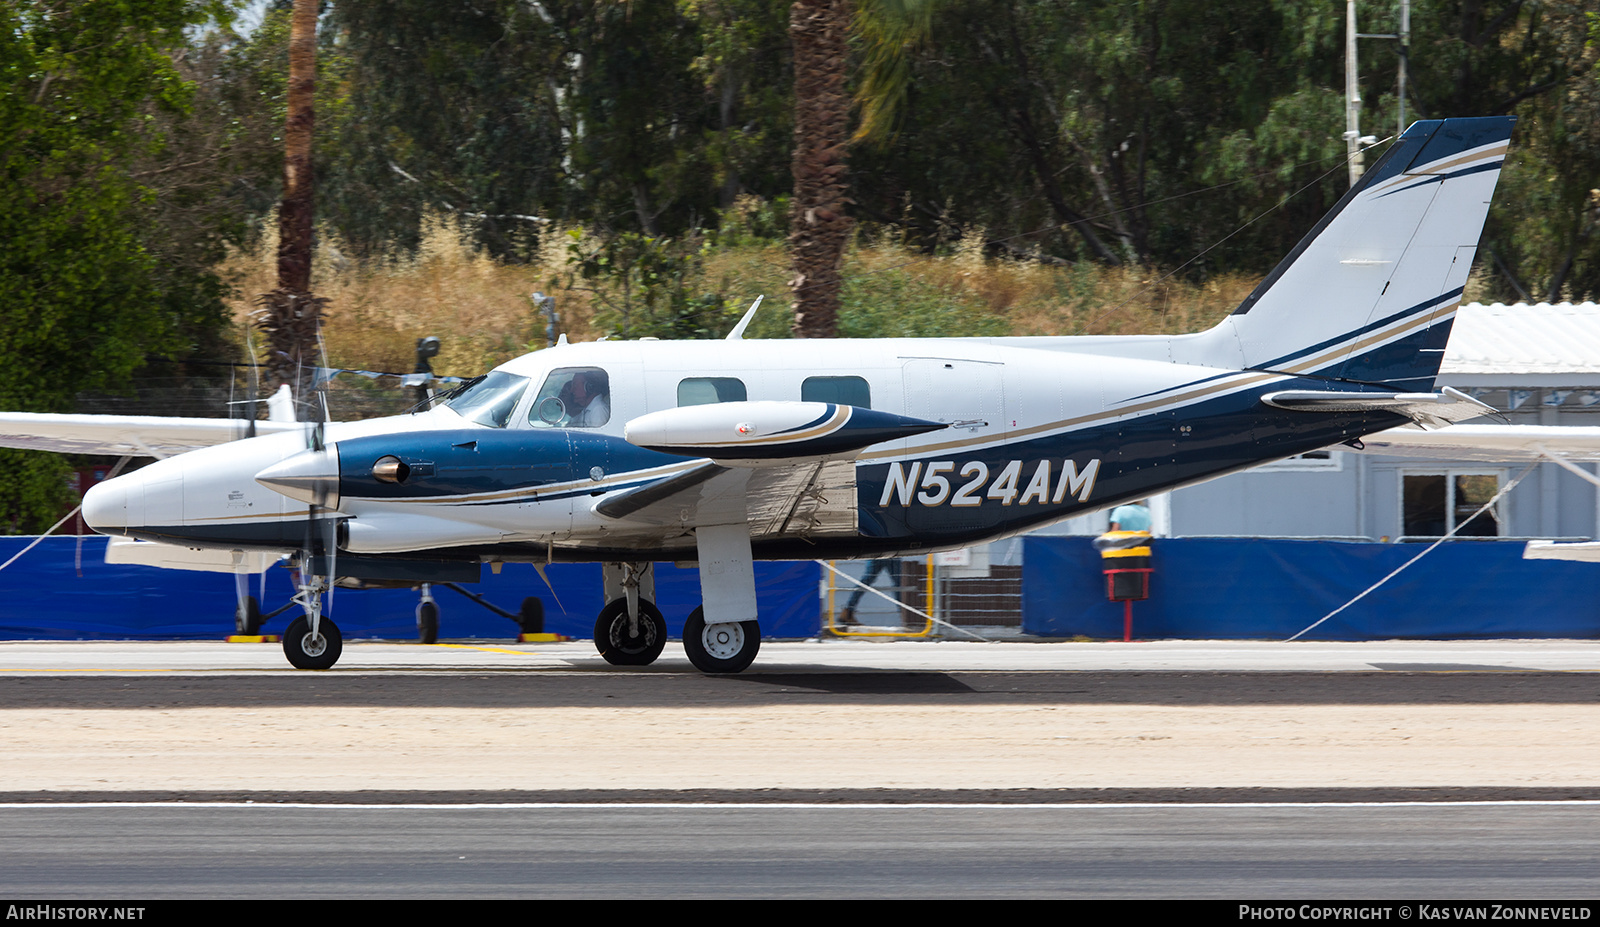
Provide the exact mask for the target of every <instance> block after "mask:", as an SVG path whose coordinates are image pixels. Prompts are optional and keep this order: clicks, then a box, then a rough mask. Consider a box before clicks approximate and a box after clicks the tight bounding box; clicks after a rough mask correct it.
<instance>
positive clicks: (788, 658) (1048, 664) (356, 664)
mask: <svg viewBox="0 0 1600 927" xmlns="http://www.w3.org/2000/svg"><path fill="white" fill-rule="evenodd" d="M1374 669H1377V670H1399V671H1414V672H1454V671H1477V672H1481V671H1513V672H1514V671H1541V672H1582V673H1600V641H1587V640H1584V641H1574V640H1526V641H1367V642H1355V643H1348V642H1325V641H1296V642H1293V643H1282V642H1274V641H1135V642H1132V643H1121V642H1116V643H1104V642H1096V643H1077V642H1047V643H1031V642H1030V643H1022V642H1015V641H997V642H972V641H850V640H811V641H767V642H763V643H762V645H761V655H760V656H759V657H757V658H756V663H755V664H754V665H753V666H752V667H751V668H750V669H749V670H747V671H746V673H745V675H750V674H755V675H763V674H773V673H794V672H877V673H897V672H908V671H919V672H1130V671H1131V672H1301V673H1325V672H1370V671H1372V670H1374ZM500 670H513V671H518V670H520V671H544V672H550V671H554V672H574V671H576V672H600V673H608V674H610V673H618V674H622V675H633V674H639V673H698V671H697V670H695V669H694V668H693V667H691V666H690V665H689V661H688V659H687V658H685V657H684V656H683V651H682V648H681V647H680V646H679V645H678V644H677V643H676V642H673V643H672V644H669V645H668V647H667V650H666V652H665V653H664V654H662V656H661V659H660V660H658V661H657V662H656V663H655V664H654V665H652V666H649V667H642V668H625V669H619V668H617V667H613V666H611V665H610V664H608V663H606V662H605V661H604V660H603V659H601V658H600V655H599V654H597V653H596V652H595V649H594V646H593V644H591V643H590V642H589V641H570V642H565V643H557V644H515V643H508V642H499V641H482V640H462V641H452V642H445V643H440V644H433V645H422V644H413V643H403V642H380V641H347V642H346V644H345V650H344V656H343V657H342V658H341V659H340V661H339V664H338V666H336V667H335V668H334V669H333V670H331V671H329V672H330V673H332V674H348V673H394V672H406V671H434V672H439V671H442V672H480V671H500ZM263 672H279V673H286V674H291V675H305V674H304V673H303V672H302V671H299V670H295V669H293V668H291V667H290V666H289V665H288V664H287V663H286V662H285V661H284V658H283V653H282V651H281V650H280V648H279V646H278V645H276V644H226V643H221V642H202V641H173V642H123V641H118V642H106V641H3V642H0V676H3V675H11V674H25V673H44V674H59V673H68V674H70V673H91V674H95V673H130V674H131V673H179V674H217V673H224V674H227V673H263ZM313 675H315V674H313Z"/></svg>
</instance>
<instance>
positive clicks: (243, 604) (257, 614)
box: [233, 595, 261, 634]
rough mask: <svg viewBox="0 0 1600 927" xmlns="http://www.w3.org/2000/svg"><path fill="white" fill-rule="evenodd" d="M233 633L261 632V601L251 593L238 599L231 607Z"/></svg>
mask: <svg viewBox="0 0 1600 927" xmlns="http://www.w3.org/2000/svg"><path fill="white" fill-rule="evenodd" d="M233 633H235V634H260V633H261V603H260V602H257V601H256V597H255V596H253V595H247V596H245V597H244V598H242V599H240V600H239V604H238V605H235V606H234V608H233Z"/></svg>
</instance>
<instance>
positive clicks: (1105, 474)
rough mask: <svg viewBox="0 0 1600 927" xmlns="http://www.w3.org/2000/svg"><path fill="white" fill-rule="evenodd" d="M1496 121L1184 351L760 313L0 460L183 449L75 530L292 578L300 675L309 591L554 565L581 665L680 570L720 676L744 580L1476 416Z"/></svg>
mask: <svg viewBox="0 0 1600 927" xmlns="http://www.w3.org/2000/svg"><path fill="white" fill-rule="evenodd" d="M1514 125H1515V118H1514V117H1486V118H1468V119H1446V120H1425V121H1420V122H1417V123H1414V124H1413V125H1412V126H1411V127H1410V128H1409V129H1407V130H1406V131H1405V133H1403V134H1402V135H1401V137H1400V138H1399V139H1397V140H1396V141H1395V142H1394V144H1393V145H1392V146H1391V147H1390V148H1389V150H1388V151H1387V152H1385V153H1384V154H1383V156H1382V157H1380V158H1379V159H1378V160H1377V161H1376V163H1374V164H1373V166H1372V167H1371V168H1370V169H1369V170H1368V171H1367V172H1366V173H1365V175H1364V176H1362V178H1361V179H1360V180H1359V182H1358V183H1356V184H1355V185H1354V186H1353V187H1352V188H1351V189H1350V190H1349V192H1348V193H1346V194H1345V195H1344V197H1343V198H1341V199H1340V200H1339V202H1338V203H1337V204H1336V205H1335V206H1334V207H1333V209H1332V210H1331V211H1330V212H1329V213H1328V214H1327V215H1326V216H1325V217H1324V218H1323V219H1322V220H1321V221H1320V222H1318V223H1317V224H1316V226H1315V227H1313V228H1312V229H1311V231H1310V232H1309V233H1307V234H1306V236H1305V237H1304V239H1303V240H1301V241H1300V242H1299V244H1298V245H1297V246H1296V247H1295V248H1294V249H1293V250H1292V251H1291V252H1290V253H1289V254H1288V255H1287V256H1286V257H1285V258H1284V259H1283V260H1282V261H1281V262H1280V263H1279V264H1278V265H1277V267H1276V268H1275V269H1274V270H1273V271H1272V272H1271V273H1270V274H1268V275H1267V277H1266V278H1265V279H1264V280H1263V281H1262V282H1261V284H1260V285H1259V286H1257V287H1256V288H1255V290H1254V291H1252V292H1251V293H1250V294H1249V296H1248V297H1246V299H1245V300H1244V301H1243V302H1242V303H1241V304H1240V305H1239V306H1238V308H1237V309H1235V310H1234V312H1233V313H1232V314H1231V315H1229V316H1228V317H1227V318H1226V319H1224V320H1223V321H1222V322H1221V323H1219V324H1218V325H1216V326H1215V327H1213V328H1211V329H1209V330H1207V331H1202V332H1198V333H1194V334H1186V335H1176V336H1167V335H1139V336H1045V337H993V338H959V337H958V338H884V339H860V340H849V339H840V340H814V341H807V340H758V339H746V338H744V337H743V334H744V331H745V329H746V327H747V326H748V325H749V323H750V320H751V318H752V316H753V314H754V313H755V312H756V311H757V308H758V306H759V302H760V301H759V300H757V304H756V305H755V306H752V307H751V309H750V311H749V312H748V313H746V314H745V316H744V317H743V318H742V319H741V320H740V322H739V323H738V325H737V326H736V327H735V328H734V329H733V331H732V332H731V333H730V334H729V335H728V336H727V338H726V339H723V340H717V341H656V340H652V339H640V340H636V341H600V342H591V343H582V344H573V343H567V342H566V340H565V337H564V336H563V338H562V339H561V340H560V342H559V343H558V344H556V345H555V346H552V347H550V348H547V349H545V350H541V351H537V352H534V353H532V354H528V355H526V356H523V357H520V358H517V359H515V360H512V361H510V362H508V363H505V364H502V365H500V366H499V367H496V368H495V369H494V370H492V371H490V372H489V373H488V374H486V375H485V376H482V377H480V378H478V379H476V380H472V381H470V382H468V383H467V384H465V386H464V387H463V388H460V389H458V390H457V391H455V392H454V393H452V394H450V395H449V396H448V398H445V399H444V400H443V401H442V402H440V403H439V404H438V405H436V406H434V407H433V408H429V409H425V410H422V411H417V412H415V413H412V414H406V415H400V416H393V417H387V418H380V419H372V420H367V421H360V422H339V423H335V422H329V423H326V424H317V425H311V424H305V423H298V424H297V423H284V422H274V423H267V422H263V423H259V424H260V425H261V426H263V427H262V430H261V431H260V432H259V433H258V434H256V436H254V437H249V438H245V439H243V440H228V438H229V437H230V435H227V434H225V430H224V429H222V428H220V427H219V426H217V424H216V423H215V422H208V421H205V420H184V419H149V420H141V421H132V420H129V419H124V418H120V417H116V416H52V415H24V414H21V413H10V414H3V415H0V445H4V446H10V447H34V448H45V449H58V450H59V449H69V450H74V451H78V452H88V451H90V450H91V449H94V451H95V452H98V453H113V454H118V453H143V451H141V450H139V448H141V447H143V448H146V449H149V450H155V449H157V448H158V447H159V449H163V450H165V451H168V452H173V451H178V450H184V452H182V453H174V454H173V456H170V457H167V458H166V459H162V460H158V461H156V462H155V463H153V464H151V465H149V466H146V467H144V468H142V469H139V470H136V471H134V472H132V473H129V474H126V475H123V476H119V477H116V478H115V479H111V480H108V481H105V482H103V483H101V484H99V485H97V486H95V487H94V488H93V489H91V490H90V491H89V493H88V494H87V495H86V497H85V499H84V507H83V514H84V518H85V520H86V522H87V523H88V524H89V525H90V526H91V527H92V528H93V529H94V530H96V531H98V532H101V533H104V534H109V535H114V536H123V537H128V538H135V539H142V540H145V541H152V542H157V543H159V544H163V545H167V546H168V547H169V548H170V549H172V550H175V551H176V550H181V549H192V550H193V551H194V559H195V561H196V564H197V567H196V568H204V567H203V566H202V565H200V561H206V562H209V563H213V564H214V563H215V562H216V561H217V559H218V557H219V555H231V558H232V562H233V563H234V564H235V565H236V566H235V568H236V569H241V570H242V569H245V568H246V567H245V566H242V564H245V563H246V562H247V561H248V560H249V559H250V557H252V556H256V555H260V554H263V553H265V554H267V555H275V556H279V555H288V556H291V557H293V558H294V559H295V561H296V562H297V563H298V564H299V566H300V586H299V594H298V595H297V597H296V600H297V601H298V602H299V604H300V606H301V608H302V610H303V611H304V615H302V616H301V617H298V618H296V619H295V620H294V622H293V623H292V624H291V625H290V627H289V629H288V631H287V632H286V633H285V634H284V635H283V646H284V652H285V654H286V656H287V657H288V659H289V661H290V663H292V664H293V665H294V666H297V667H301V668H306V669H326V668H328V667H331V666H333V665H334V663H335V662H336V661H337V660H338V657H339V654H340V651H341V648H342V641H341V637H340V634H339V631H338V628H337V626H336V625H335V624H334V623H333V621H332V620H331V618H330V617H329V616H328V615H327V614H324V612H323V608H322V595H321V593H322V592H323V591H324V590H326V589H328V588H329V586H330V585H331V584H332V583H333V582H334V581H335V580H336V579H339V578H352V577H353V578H356V579H361V580H372V581H405V582H410V583H432V582H471V581H474V580H477V579H478V578H479V576H480V575H481V570H482V565H483V564H484V563H488V564H490V565H491V567H494V566H496V565H497V564H500V563H504V562H531V563H534V564H536V565H543V564H546V563H552V562H568V561H591V562H592V561H599V562H601V563H602V564H603V569H602V577H603V580H602V582H603V583H604V591H605V600H606V603H607V604H606V605H605V606H604V608H603V609H602V610H601V611H600V613H599V614H598V616H597V617H596V622H595V645H596V648H597V649H598V650H599V652H600V654H601V655H602V656H603V657H604V658H605V659H606V660H607V661H608V662H610V663H612V664H615V665H621V666H628V665H645V664H649V663H651V662H653V661H654V660H656V658H657V657H658V656H659V655H660V654H661V652H662V650H663V647H664V646H665V644H666V639H667V627H666V622H665V620H664V618H663V616H662V614H661V612H660V610H659V609H658V608H657V607H656V606H655V604H654V602H653V599H654V578H653V573H652V564H653V563H656V562H660V561H678V562H696V563H698V565H699V573H700V585H701V593H702V599H703V601H702V604H701V605H700V606H699V607H698V608H696V609H694V610H693V611H692V612H691V613H690V615H689V616H688V618H687V620H686V622H685V626H684V634H683V646H684V650H685V652H686V654H687V656H688V658H689V660H690V662H691V663H692V664H693V665H694V666H695V667H697V668H698V669H699V670H701V671H702V672H706V673H734V672H739V671H742V670H743V669H745V668H746V667H748V666H749V665H750V663H751V662H752V660H754V659H755V657H756V655H757V653H758V651H759V648H760V625H759V616H758V615H757V609H756V595H755V584H754V573H753V569H754V568H753V561H754V560H756V559H819V558H829V559H844V558H864V557H885V556H894V555H907V554H923V553H931V552H934V551H937V550H945V549H956V548H960V547H965V546H969V545H972V544H975V543H980V542H984V541H988V540H993V539H997V538H1001V537H1006V536H1010V535H1014V534H1019V533H1022V532H1026V531H1029V530H1031V529H1034V528H1037V527H1040V526H1043V525H1046V524H1049V523H1052V522H1056V521H1060V520H1062V519H1066V518H1071V517H1073V516H1077V515H1082V514H1086V513H1088V512H1090V511H1095V510H1100V509H1106V508H1109V507H1112V506H1115V505H1118V504H1120V503H1122V502H1126V501H1129V500H1136V499H1142V498H1144V497H1147V496H1149V495H1152V494H1155V493H1159V492H1164V491H1168V490H1171V489H1175V488H1179V487H1183V486H1187V485H1191V484H1194V483H1198V482H1202V481H1205V480H1209V479H1213V478H1216V477H1219V476H1223V475H1225V474H1229V473H1233V472H1237V471H1240V470H1244V469H1248V468H1250V467H1253V466H1256V465H1258V464H1263V463H1267V462H1270V461H1274V460H1280V459H1283V458H1287V457H1291V456H1294V455H1296V454H1301V453H1304V452H1307V451H1312V450H1316V449H1319V448H1323V447H1328V446H1331V445H1337V444H1341V443H1348V444H1352V445H1356V444H1359V443H1360V440H1361V438H1362V437H1364V436H1366V435H1370V434H1373V433H1375V432H1381V431H1384V430H1386V429H1391V428H1394V427H1396V426H1399V425H1403V424H1407V423H1417V424H1420V425H1424V426H1429V427H1438V426H1445V425H1448V424H1449V423H1451V422H1456V421H1461V420H1463V419H1466V418H1472V417H1476V416H1479V415H1483V414H1485V413H1488V412H1492V411H1493V410H1492V409H1491V408H1490V407H1488V406H1486V405H1484V404H1482V403H1479V402H1477V401H1476V400H1473V399H1471V398H1469V397H1468V396H1466V395H1464V394H1462V393H1460V392H1458V391H1456V390H1453V389H1449V388H1445V389H1442V390H1437V391H1436V390H1435V389H1434V379H1435V377H1436V375H1437V373H1438V370H1439V365H1440V361H1441V359H1442V357H1443V354H1444V348H1445V343H1446V340H1447V338H1448V335H1449V331H1450V326H1451V322H1452V319H1453V318H1454V315H1455V312H1456V308H1457V306H1458V304H1459V302H1460V300H1461V296H1462V290H1463V287H1464V285H1465V283H1466V279H1467V274H1468V271H1469V269H1470V267H1471V265H1472V261H1473V257H1474V255H1475V253H1476V249H1477V243H1478V238H1479V235H1480V234H1481V232H1482V228H1483V224H1484V219H1485V216H1486V214H1487V212H1488V209H1489V204H1490V200H1491V198H1492V196H1493V192H1494V188H1495V185H1496V182H1497V180H1498V178H1499V175H1500V171H1501V167H1502V165H1503V163H1504V159H1505V154H1506V150H1507V146H1508V144H1509V140H1510V136H1511V132H1512V128H1513V126H1514ZM130 448H131V449H132V450H130ZM186 448H192V449H187V450H185V449H186ZM211 568H217V567H215V566H212V567H211ZM224 568H226V566H224Z"/></svg>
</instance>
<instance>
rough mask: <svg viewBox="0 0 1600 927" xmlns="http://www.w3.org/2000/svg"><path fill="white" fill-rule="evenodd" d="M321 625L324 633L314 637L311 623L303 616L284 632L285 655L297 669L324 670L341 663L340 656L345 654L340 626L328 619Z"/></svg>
mask: <svg viewBox="0 0 1600 927" xmlns="http://www.w3.org/2000/svg"><path fill="white" fill-rule="evenodd" d="M321 625H322V626H321V631H322V633H321V634H320V635H319V636H317V637H312V636H311V622H309V621H307V620H306V617H305V616H304V615H301V616H300V617H299V618H296V619H295V620H294V621H291V622H290V623H289V630H287V631H285V632H283V655H284V656H286V657H288V658H289V662H290V663H292V664H294V667H295V669H311V670H324V669H327V668H328V667H330V666H332V665H333V664H335V663H338V662H339V654H340V653H342V652H344V638H342V637H340V636H339V626H338V625H336V624H334V623H333V622H332V621H329V620H328V619H327V618H324V619H322V622H321Z"/></svg>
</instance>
